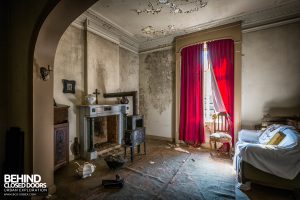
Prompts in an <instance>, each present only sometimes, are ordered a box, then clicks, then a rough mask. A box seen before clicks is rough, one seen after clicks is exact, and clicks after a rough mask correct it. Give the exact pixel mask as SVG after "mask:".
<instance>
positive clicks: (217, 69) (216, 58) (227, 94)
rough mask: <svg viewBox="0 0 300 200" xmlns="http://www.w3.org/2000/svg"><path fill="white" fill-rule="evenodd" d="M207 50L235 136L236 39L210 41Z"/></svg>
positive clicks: (232, 134) (231, 132)
mask: <svg viewBox="0 0 300 200" xmlns="http://www.w3.org/2000/svg"><path fill="white" fill-rule="evenodd" d="M207 50H208V56H209V59H210V62H211V66H212V68H213V72H214V75H215V78H216V81H217V85H218V88H219V91H220V93H221V96H222V99H223V102H224V106H225V108H226V112H227V113H228V115H229V123H230V134H231V136H232V138H234V137H233V136H234V41H233V40H231V39H225V40H217V41H212V42H208V43H207ZM232 142H233V140H232Z"/></svg>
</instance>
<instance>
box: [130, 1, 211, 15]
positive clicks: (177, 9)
mask: <svg viewBox="0 0 300 200" xmlns="http://www.w3.org/2000/svg"><path fill="white" fill-rule="evenodd" d="M153 1H154V0H152V2H151V1H148V8H145V9H136V10H135V11H136V13H137V14H138V15H139V14H141V13H147V14H153V15H154V14H158V13H160V12H161V11H162V9H164V7H165V8H169V12H170V13H174V14H177V13H192V12H197V11H199V10H200V9H201V8H204V7H205V6H207V2H206V1H204V0H155V2H154V3H153ZM154 4H156V7H154ZM159 5H161V6H159Z"/></svg>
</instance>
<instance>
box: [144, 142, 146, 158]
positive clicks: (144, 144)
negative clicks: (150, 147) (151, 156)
mask: <svg viewBox="0 0 300 200" xmlns="http://www.w3.org/2000/svg"><path fill="white" fill-rule="evenodd" d="M144 153H145V155H146V141H145V142H144Z"/></svg>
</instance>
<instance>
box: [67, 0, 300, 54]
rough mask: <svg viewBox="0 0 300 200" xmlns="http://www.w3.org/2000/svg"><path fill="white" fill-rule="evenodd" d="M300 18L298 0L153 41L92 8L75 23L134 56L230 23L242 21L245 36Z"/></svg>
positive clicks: (165, 47)
mask: <svg viewBox="0 0 300 200" xmlns="http://www.w3.org/2000/svg"><path fill="white" fill-rule="evenodd" d="M299 17H300V2H299V1H295V2H293V3H289V4H285V5H281V6H278V7H275V8H267V9H263V10H259V11H255V12H251V13H246V14H245V13H243V14H239V15H235V16H231V17H228V18H222V19H217V20H213V21H210V22H207V23H203V24H200V25H196V26H193V27H189V28H187V29H184V30H178V31H176V32H175V33H173V34H169V35H164V36H160V37H157V38H153V39H149V38H148V39H147V40H146V41H141V40H140V39H137V37H136V36H135V35H134V34H132V33H130V32H128V31H127V30H126V29H124V28H123V27H121V26H120V25H118V24H116V23H114V22H112V21H111V20H109V19H107V18H105V17H104V16H103V15H101V14H100V13H98V12H96V11H95V10H93V9H89V10H87V11H86V12H84V13H83V14H82V15H81V16H79V17H78V18H77V19H76V20H75V21H74V22H73V23H72V25H73V26H75V27H78V28H83V23H84V21H85V20H86V19H87V20H88V30H89V31H91V32H93V33H95V34H97V35H99V36H101V37H104V38H106V39H108V40H110V41H112V42H114V43H116V44H118V45H119V46H120V47H122V48H125V49H127V50H129V51H132V52H134V53H145V52H153V51H156V49H158V50H159V49H160V50H162V49H167V48H170V47H171V46H172V45H173V43H174V38H175V37H177V36H180V35H185V34H189V33H193V32H197V31H201V30H205V29H208V28H213V27H217V26H221V25H225V24H229V23H234V22H238V21H241V22H242V23H241V24H242V30H243V33H246V32H251V31H257V30H260V29H265V28H271V27H275V26H280V25H283V24H288V23H293V22H296V21H299V20H298V19H299Z"/></svg>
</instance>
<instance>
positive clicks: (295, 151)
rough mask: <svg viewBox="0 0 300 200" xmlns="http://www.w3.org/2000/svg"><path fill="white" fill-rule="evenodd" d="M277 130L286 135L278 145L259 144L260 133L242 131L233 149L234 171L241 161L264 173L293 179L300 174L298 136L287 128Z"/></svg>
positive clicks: (299, 142)
mask: <svg viewBox="0 0 300 200" xmlns="http://www.w3.org/2000/svg"><path fill="white" fill-rule="evenodd" d="M278 130H280V131H282V132H283V133H284V134H285V135H286V137H285V138H284V139H283V141H281V142H280V143H279V145H265V144H261V143H259V141H260V136H261V135H262V133H261V132H257V131H247V130H242V131H241V132H240V133H239V141H238V142H237V144H236V148H235V156H234V166H235V169H236V170H237V169H238V167H239V160H243V161H245V162H247V163H249V164H251V165H253V166H254V167H256V168H257V169H260V170H262V171H264V172H267V173H270V174H274V175H276V176H279V177H282V178H286V179H290V180H292V179H294V178H295V177H296V176H297V174H298V173H299V172H300V135H299V133H297V132H296V131H295V130H293V129H290V128H287V126H284V127H280V128H279V129H277V130H276V131H277V132H278ZM270 133H271V132H270ZM272 134H273V133H272ZM264 143H265V141H264Z"/></svg>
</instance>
